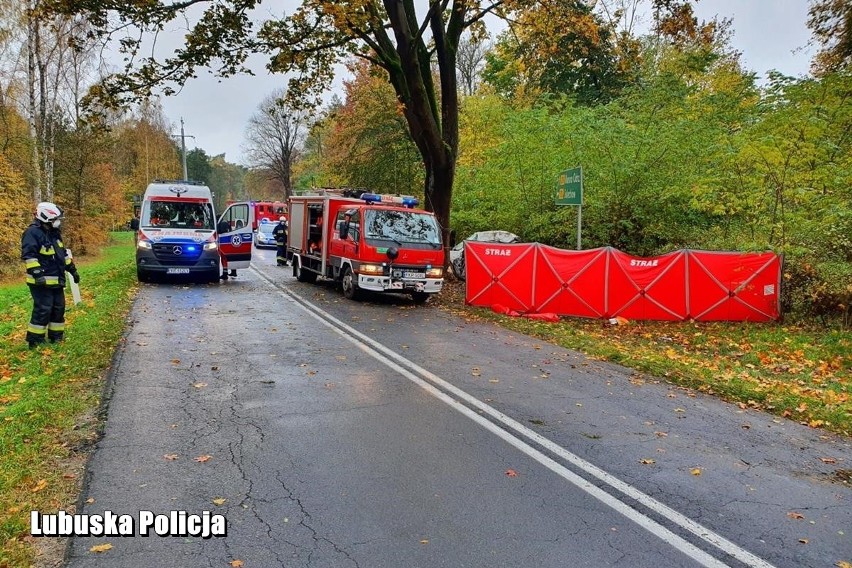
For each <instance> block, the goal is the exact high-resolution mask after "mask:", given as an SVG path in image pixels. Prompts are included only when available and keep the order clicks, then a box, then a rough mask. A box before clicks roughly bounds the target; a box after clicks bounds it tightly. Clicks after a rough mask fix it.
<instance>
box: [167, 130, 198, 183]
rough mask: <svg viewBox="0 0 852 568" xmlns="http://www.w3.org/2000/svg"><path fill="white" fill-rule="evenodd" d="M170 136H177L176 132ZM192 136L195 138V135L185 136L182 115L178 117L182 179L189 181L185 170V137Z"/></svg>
mask: <svg viewBox="0 0 852 568" xmlns="http://www.w3.org/2000/svg"><path fill="white" fill-rule="evenodd" d="M172 137H174V138H177V137H178V135H177V134H172ZM187 138H192V139H193V140H195V136H187V135H186V134H184V132H183V117H180V154H181V158H182V160H183V181H189V174H188V173H187V171H186V139H187Z"/></svg>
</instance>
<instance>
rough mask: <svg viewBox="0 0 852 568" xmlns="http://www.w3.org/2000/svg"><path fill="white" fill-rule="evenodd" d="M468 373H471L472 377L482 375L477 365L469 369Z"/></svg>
mask: <svg viewBox="0 0 852 568" xmlns="http://www.w3.org/2000/svg"><path fill="white" fill-rule="evenodd" d="M470 374H471V375H473V376H474V377H478V376H480V375H482V371H480V370H479V367H474V368H473V369H471V370H470Z"/></svg>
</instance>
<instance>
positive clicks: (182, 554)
mask: <svg viewBox="0 0 852 568" xmlns="http://www.w3.org/2000/svg"><path fill="white" fill-rule="evenodd" d="M274 256H275V254H274V251H273V250H264V251H262V252H260V254H259V255H258V257H257V258H256V259H255V261H254V264H255V265H256V267H255V269H253V270H249V271H241V272H240V275H239V276H238V277H237V278H236V279H233V280H230V281H229V282H227V283H222V284H219V285H170V284H160V285H145V286H143V287H142V288H141V290H140V293H139V297H138V299H137V302H136V304H135V306H134V309H133V312H132V314H131V318H130V319H131V324H130V326H129V329H128V333H127V339H126V343H125V345H124V348H123V349H122V351H121V353H120V354H119V356H118V357H117V364H116V367H115V369H114V373H113V376H112V385H111V393H112V394H111V400H110V402H109V414H108V419H107V424H106V429H105V434H104V437H103V439H102V440H101V442H100V443H99V445H98V449H97V451H96V453H95V455H94V457H93V458H92V460H91V462H90V464H89V468H88V476H87V485H86V489H85V492H84V495H83V496H82V500H89V501H90V502H88V503H85V504H84V507H83V511H82V512H84V513H87V514H102V513H103V512H104V511H106V510H109V511H112V512H113V513H115V514H127V515H130V516H131V518H133V519H134V520H135V521H136V522H135V527H134V529H135V531H134V532H135V533H136V534H137V535H138V533H139V530H140V523H139V519H140V516H141V515H140V511H150V512H152V513H154V514H168V513H169V512H171V511H183V512H186V513H187V514H199V515H200V514H202V512H203V511H209V512H210V513H211V514H218V515H223V516H224V518H225V519H226V522H227V536H224V537H212V538H207V539H205V538H201V537H194V536H174V537H160V536H148V537H140V536H135V537H133V538H122V537H88V538H76V539H73V540H72V543H71V546H70V550H69V554H70V557H69V561H68V563H67V565H68V566H73V567H88V566H119V567H123V566H127V567H131V566H186V567H195V566H228V565H230V563H232V562H235V561H241V562H242V563H243V564H242V565H243V566H245V567H247V568H249V567H254V566H258V567H274V566H286V567H300V566H306V567H307V566H311V567H336V566H341V567H344V566H360V567H362V568H366V567H424V568H426V567H438V566H447V567H463V566H536V567H550V566H553V567H557V566H560V567H561V566H571V567H574V566H577V567H580V566H588V567H608V566H625V567H626V566H630V567H645V566H647V567H654V568H659V567H680V566H684V567H689V566H720V567H721V566H732V567H736V566H778V567H790V568H792V567H806V566H808V567H809V566H813V567H817V566H832V565H834V564H835V563H837V562H839V561H852V540H850V537H852V506H850V497H852V490H850V488H849V487H848V486H844V485H843V484H842V483H840V482H838V481H837V480H836V479H835V478H834V477H833V475H834V473H835V472H836V470H838V469H839V468H841V467H845V468H847V469H848V468H849V467H850V466H849V463H850V462H851V461H852V450H850V445H849V441H848V440H845V439H839V438H836V437H833V436H825V435H822V434H823V433H822V432H820V431H818V430H812V429H808V428H806V427H801V426H799V425H797V424H795V423H792V422H789V421H784V420H780V419H777V418H772V417H769V416H766V415H762V414H759V413H756V412H752V411H743V410H741V409H739V408H737V407H735V406H733V405H728V404H725V403H722V402H719V401H717V400H715V399H713V398H709V397H704V396H702V395H694V394H693V393H689V392H688V391H685V390H683V389H677V388H674V387H671V386H667V385H665V384H662V383H655V382H654V381H648V380H641V379H639V378H638V377H636V376H634V375H632V374H631V372H630V371H629V370H626V369H623V368H621V367H617V366H614V365H608V364H604V363H601V362H598V361H592V360H588V359H586V358H585V357H583V356H581V355H579V354H577V353H573V352H569V351H566V350H562V349H559V348H556V347H554V346H552V345H548V344H545V343H542V342H539V341H536V340H533V339H530V338H527V337H524V336H520V335H517V334H514V333H510V332H508V331H505V330H503V329H500V328H497V327H495V326H491V325H486V324H480V323H470V322H466V321H464V320H462V319H459V318H458V317H456V316H453V315H450V314H448V313H446V312H442V311H440V310H438V309H436V308H432V307H430V306H429V305H428V304H427V305H426V306H419V307H418V306H414V305H413V304H412V303H411V301H410V300H409V299H408V298H406V297H403V296H399V297H373V298H370V299H369V300H368V301H367V302H363V303H357V302H349V301H347V300H345V299H344V298H343V297H342V296H341V295H340V293H339V292H338V291H337V290H336V289H335V288H334V287H332V286H330V285H306V284H300V283H297V282H296V281H295V279H293V278H292V276H291V273H290V269H289V268H283V267H276V266H274ZM746 426H747V427H746ZM824 457H832V458H833V459H835V460H836V464H835V465H829V464H825V463H824V462H823V461H822V459H821V458H824ZM643 461H644V462H646V463H642V462H643ZM696 469H698V470H700V475H695V474H694V471H695V470H696ZM793 511H795V512H797V513H799V514H801V515H802V516H803V518H801V519H798V518H792V517H791V516H789V514H788V513H790V512H793ZM176 515H178V513H176ZM801 540H806V541H807V544H804V543H802V542H801ZM99 544H111V545H112V548H111V549H109V550H107V551H105V552H101V553H96V552H91V551H90V549H91V547H93V546H95V545H99ZM237 565H239V564H237Z"/></svg>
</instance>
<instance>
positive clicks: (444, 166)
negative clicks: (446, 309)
mask: <svg viewBox="0 0 852 568" xmlns="http://www.w3.org/2000/svg"><path fill="white" fill-rule="evenodd" d="M454 177H455V160H452V159H450V160H444V161H442V162H441V164H440V165H438V166H436V165H432V167H427V168H426V181H425V187H424V193H425V195H426V196H427V198H426V209H427V210H429V211H432V212H433V213H435V219H436V220H437V221H438V226H439V227H440V228H441V239H442V241H443V243H444V266H445V267H446V266H447V264H448V263H449V258H450V206H451V203H452V196H453V178H454Z"/></svg>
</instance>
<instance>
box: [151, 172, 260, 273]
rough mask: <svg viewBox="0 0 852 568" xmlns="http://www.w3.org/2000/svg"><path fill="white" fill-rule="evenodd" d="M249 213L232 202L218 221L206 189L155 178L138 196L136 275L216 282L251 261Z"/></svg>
mask: <svg viewBox="0 0 852 568" xmlns="http://www.w3.org/2000/svg"><path fill="white" fill-rule="evenodd" d="M253 212H254V209H253V208H252V207H251V206H250V205H249V204H248V203H232V204H230V205H229V206H228V207H227V209H225V211H224V212H223V213H222V215H220V216H219V217H218V220H217V217H216V211H215V207H214V205H213V195H212V194H211V192H210V188H208V187H207V186H205V185H203V184H201V183H198V182H193V181H185V180H178V181H173V180H155V181H154V182H153V183H151V184H150V185H148V188H147V189H146V190H145V195H144V196H143V198H142V209H141V213H140V216H139V230H138V232H137V241H136V276H137V277H138V279H139V281H140V282H149V281H151V280H152V279H154V278H158V279H163V278H178V277H184V278H192V279H195V280H200V281H204V282H218V281H219V274H220V272H221V269H222V266H223V263H224V262H226V263H227V267H228V269H229V270H237V269H245V268H248V267H249V265H250V263H251V248H252V246H251V245H252V230H251V227H252V221H253V217H254V215H253Z"/></svg>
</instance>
